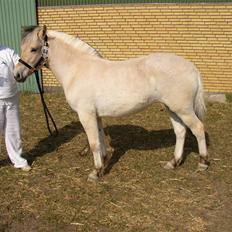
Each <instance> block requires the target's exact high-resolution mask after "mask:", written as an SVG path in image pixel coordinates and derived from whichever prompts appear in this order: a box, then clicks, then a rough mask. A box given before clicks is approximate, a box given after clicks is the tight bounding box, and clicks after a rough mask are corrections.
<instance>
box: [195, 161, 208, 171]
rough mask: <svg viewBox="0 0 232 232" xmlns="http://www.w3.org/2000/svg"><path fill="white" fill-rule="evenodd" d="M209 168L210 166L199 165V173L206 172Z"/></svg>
mask: <svg viewBox="0 0 232 232" xmlns="http://www.w3.org/2000/svg"><path fill="white" fill-rule="evenodd" d="M208 167H209V164H204V163H198V167H197V171H199V172H202V171H206V170H207V169H208Z"/></svg>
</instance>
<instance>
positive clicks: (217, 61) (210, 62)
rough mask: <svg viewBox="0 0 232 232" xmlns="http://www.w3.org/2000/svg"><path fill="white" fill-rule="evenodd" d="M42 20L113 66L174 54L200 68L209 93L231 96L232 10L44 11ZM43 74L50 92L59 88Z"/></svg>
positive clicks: (164, 6) (157, 6)
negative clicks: (151, 55)
mask: <svg viewBox="0 0 232 232" xmlns="http://www.w3.org/2000/svg"><path fill="white" fill-rule="evenodd" d="M38 18H39V24H40V25H44V24H46V25H47V26H48V28H49V29H52V30H57V31H63V32H66V33H69V34H72V35H78V36H79V37H80V38H81V39H82V40H84V41H85V42H88V43H89V44H91V45H92V46H93V47H94V48H96V49H97V50H98V51H99V52H100V53H101V54H102V55H103V56H104V57H105V58H108V59H111V60H123V59H127V58H130V57H137V56H141V55H145V54H149V53H152V52H159V51H162V52H174V53H176V54H178V55H181V56H184V57H185V58H187V59H189V60H191V61H192V62H193V63H195V64H196V66H197V67H198V68H199V70H200V71H201V73H202V76H203V80H204V85H205V89H206V91H210V92H232V4H229V3H228V4H122V5H99V6H68V7H67V6H66V7H47V8H45V7H39V8H38ZM43 73H44V80H45V83H44V84H45V86H50V87H51V86H58V83H57V82H56V80H55V79H54V77H53V76H52V74H51V72H49V71H48V70H44V71H43Z"/></svg>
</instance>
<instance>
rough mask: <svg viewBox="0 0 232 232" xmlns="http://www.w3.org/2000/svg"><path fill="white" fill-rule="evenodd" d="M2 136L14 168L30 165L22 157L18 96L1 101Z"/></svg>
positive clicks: (0, 130) (0, 121)
mask: <svg viewBox="0 0 232 232" xmlns="http://www.w3.org/2000/svg"><path fill="white" fill-rule="evenodd" d="M0 134H1V135H4V137H5V144H6V150H7V153H8V156H9V158H10V160H11V162H12V163H13V165H14V167H15V168H21V167H24V166H26V165H28V164H27V160H25V159H24V158H23V157H21V155H22V142H21V136H20V123H19V99H18V95H15V96H14V97H11V98H6V99H0Z"/></svg>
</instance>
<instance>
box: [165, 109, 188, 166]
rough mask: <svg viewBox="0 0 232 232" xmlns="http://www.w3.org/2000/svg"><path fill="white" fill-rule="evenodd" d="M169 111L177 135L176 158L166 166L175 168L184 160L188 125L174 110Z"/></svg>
mask: <svg viewBox="0 0 232 232" xmlns="http://www.w3.org/2000/svg"><path fill="white" fill-rule="evenodd" d="M168 111H169V114H170V119H171V123H172V125H173V128H174V132H175V135H176V146H175V151H174V158H173V159H172V160H170V161H169V162H167V164H166V165H165V166H164V168H165V169H174V168H175V167H176V166H178V165H180V163H181V162H182V160H183V148H184V141H185V135H186V127H185V125H184V124H183V122H182V121H181V119H180V118H179V117H178V116H177V115H176V114H175V113H174V112H172V111H170V110H169V109H168Z"/></svg>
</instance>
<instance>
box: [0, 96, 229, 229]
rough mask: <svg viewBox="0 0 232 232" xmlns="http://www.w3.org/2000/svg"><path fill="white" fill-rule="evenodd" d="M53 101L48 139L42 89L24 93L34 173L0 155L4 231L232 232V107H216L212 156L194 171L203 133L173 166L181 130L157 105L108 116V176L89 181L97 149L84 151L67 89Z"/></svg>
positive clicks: (25, 134)
mask: <svg viewBox="0 0 232 232" xmlns="http://www.w3.org/2000/svg"><path fill="white" fill-rule="evenodd" d="M46 99H47V103H48V105H49V108H50V109H51V112H52V114H53V115H54V118H55V120H56V123H57V125H58V127H59V131H60V133H59V136H58V137H53V136H49V134H48V132H47V129H46V126H45V123H44V116H43V112H42V108H41V104H40V100H39V96H38V95H32V94H22V95H21V121H22V139H23V145H24V156H25V157H26V158H27V159H28V160H29V161H30V162H31V163H32V165H33V170H32V171H31V172H30V173H23V172H21V171H19V170H16V169H14V168H13V167H12V166H11V164H10V163H9V161H8V160H7V158H6V157H7V155H6V151H5V149H2V152H1V154H0V184H1V187H0V231H10V232H12V231H43V232H44V231H49V232H50V231H91V232H92V231H94V232H108V231H110V232H111V231H116V232H117V231H131V232H132V231H137V232H138V231H144V232H146V231H159V232H160V231H165V232H166V231H168V232H169V231H170V232H171V231H180V232H182V231H189V232H193V231H197V232H201V231H209V232H219V231H220V232H224V231H225V232H229V231H232V214H231V212H232V155H231V148H232V139H231V138H232V104H231V103H228V104H218V103H214V104H212V103H210V104H208V112H207V115H206V118H205V127H206V134H207V141H208V148H209V155H210V159H211V166H210V168H209V169H208V171H206V172H196V168H197V163H198V159H199V157H198V155H197V144H196V140H195V138H194V137H193V136H192V135H191V133H188V135H187V139H186V143H185V155H186V160H185V162H184V163H183V165H182V166H180V167H179V168H177V169H176V170H174V171H167V170H165V169H163V168H162V165H161V163H160V161H165V160H169V159H171V158H172V153H173V150H174V145H175V136H174V133H173V130H172V128H171V124H170V122H169V119H168V116H167V113H166V112H165V110H164V108H163V106H162V105H160V104H155V105H153V106H152V107H150V108H148V109H147V110H146V111H143V112H141V113H139V114H136V115H133V116H130V117H126V118H117V119H115V118H114V119H112V118H111V119H105V120H104V126H105V131H106V132H107V134H108V140H109V143H110V145H111V147H112V148H113V153H112V154H109V157H110V161H109V166H108V167H107V172H106V175H105V176H104V177H103V178H102V179H101V180H100V181H99V182H97V183H89V182H87V176H88V174H89V172H90V171H91V169H92V168H93V158H92V155H90V154H89V155H87V156H80V151H81V150H82V149H83V147H84V146H85V145H86V136H85V134H84V132H83V129H82V127H81V125H80V123H79V121H78V117H77V115H76V113H74V112H73V111H72V110H71V109H70V108H69V106H68V105H67V103H66V102H65V99H64V96H63V95H62V94H53V95H50V94H48V95H47V96H46Z"/></svg>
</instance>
